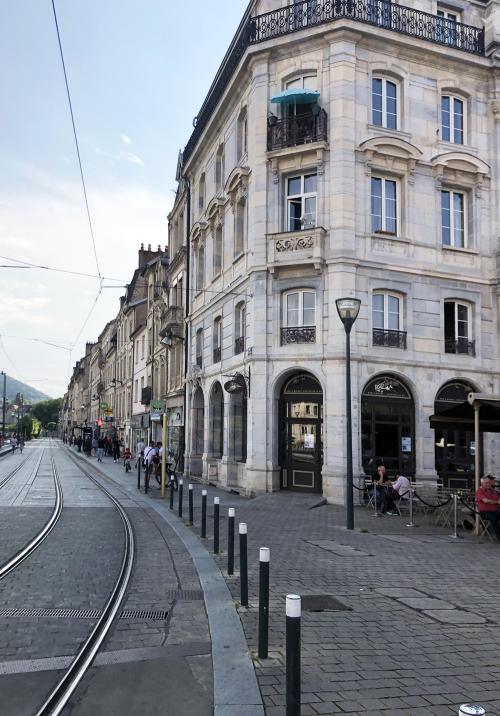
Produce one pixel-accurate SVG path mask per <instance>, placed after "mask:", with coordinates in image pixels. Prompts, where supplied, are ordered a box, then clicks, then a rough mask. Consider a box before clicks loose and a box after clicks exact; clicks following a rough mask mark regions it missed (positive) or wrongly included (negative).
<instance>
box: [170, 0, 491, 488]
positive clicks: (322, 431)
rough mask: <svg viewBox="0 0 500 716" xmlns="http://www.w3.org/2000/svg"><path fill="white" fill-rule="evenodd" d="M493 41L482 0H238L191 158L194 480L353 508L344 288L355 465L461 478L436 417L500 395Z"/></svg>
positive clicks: (462, 464)
mask: <svg viewBox="0 0 500 716" xmlns="http://www.w3.org/2000/svg"><path fill="white" fill-rule="evenodd" d="M499 46H500V3H498V2H496V1H493V0H490V2H478V1H476V2H465V1H461V0H450V1H449V2H446V3H443V4H442V5H441V4H440V3H436V2H435V1H432V0H420V1H419V2H416V1H415V2H412V3H411V4H410V5H409V6H407V7H405V6H403V5H399V4H396V3H390V2H386V1H385V0H383V1H382V0H373V1H372V2H360V3H352V2H350V1H346V0H342V1H340V2H327V1H326V0H323V1H321V0H318V1H316V0H314V1H304V2H299V3H295V4H293V5H290V4H287V3H286V2H283V1H282V2H280V1H278V0H267V2H265V1H264V0H262V1H260V2H259V1H257V2H253V3H250V6H249V7H248V9H247V12H246V14H245V16H244V18H243V19H242V22H241V24H240V27H239V29H238V31H237V34H236V36H235V38H234V40H233V42H232V44H231V47H230V48H229V50H228V53H227V54H226V57H225V59H224V62H223V64H222V66H221V68H220V69H219V72H218V74H217V76H216V78H215V80H214V83H213V84H212V87H211V90H210V92H209V95H208V96H207V98H206V100H205V103H204V105H203V106H202V108H201V111H200V114H199V116H198V118H197V123H196V126H195V129H194V132H193V134H192V136H191V138H190V140H189V142H188V144H187V146H186V148H185V150H184V152H183V157H182V173H183V176H184V178H185V179H186V181H187V182H188V185H189V192H190V213H189V226H188V236H189V256H190V260H189V267H190V272H189V287H190V288H189V296H190V308H189V317H188V328H189V330H188V334H189V342H188V346H187V350H188V361H187V362H188V372H187V415H186V418H187V439H186V447H187V467H188V469H189V470H190V472H191V473H192V474H198V475H203V477H204V478H205V479H208V480H210V481H217V482H218V483H219V484H221V485H225V486H228V487H233V488H235V489H238V490H240V491H242V492H244V493H246V494H253V493H259V492H263V491H270V490H277V489H280V488H287V489H298V490H310V491H316V492H319V493H323V494H324V496H325V497H326V498H327V499H328V500H330V501H333V502H342V501H343V500H344V485H345V464H346V454H345V452H346V450H345V444H346V438H345V429H346V424H345V423H346V420H345V335H344V329H343V326H342V324H341V322H340V319H339V317H338V315H337V311H336V307H335V300H336V299H337V298H340V297H344V296H355V297H357V298H359V299H361V301H362V305H361V310H360V314H359V317H358V320H357V321H356V323H355V326H354V328H353V332H352V336H351V353H352V396H353V455H354V474H355V475H356V474H358V475H362V474H363V473H364V472H367V473H370V472H371V471H372V469H373V468H374V465H375V462H376V460H377V459H379V458H383V459H384V460H385V463H386V465H387V467H388V469H389V471H390V472H391V471H392V472H394V471H396V470H401V471H403V472H404V473H405V474H407V475H413V476H415V477H417V478H418V479H428V480H433V481H435V480H441V481H442V482H443V483H444V484H448V485H455V486H460V485H464V486H465V485H466V484H470V483H471V481H472V480H473V476H474V473H473V470H474V466H473V463H474V451H475V445H474V442H473V440H474V438H473V436H472V435H471V434H470V433H469V432H468V431H467V430H464V429H463V428H461V426H460V425H454V424H439V429H438V428H434V427H431V424H430V422H429V417H430V416H431V415H433V414H436V413H437V414H439V413H440V412H441V411H442V410H444V409H446V408H447V407H449V406H450V405H453V404H454V403H457V402H462V401H463V400H464V399H465V398H466V395H467V393H468V392H469V391H470V390H474V391H480V392H487V393H488V392H495V393H498V392H500V388H499V379H498V378H499V376H498V349H497V345H498V338H497V334H498V298H497V293H498V289H497V286H498V268H497V256H498V255H499V254H498V252H499V248H500V247H499V236H498V234H499V225H500V221H499V220H500V215H499V212H500V197H499V188H500V184H499V180H500V177H499V172H500V164H499V148H500V126H499V122H500V72H499V70H500V55H498V54H497V52H498V50H497V48H498V47H499ZM483 441H484V442H483V447H484V462H485V464H484V469H488V470H495V469H496V463H497V460H498V458H497V452H498V445H497V438H495V437H494V436H489V435H486V434H485V435H484V436H483Z"/></svg>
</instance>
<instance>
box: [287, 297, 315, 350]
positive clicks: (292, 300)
mask: <svg viewBox="0 0 500 716" xmlns="http://www.w3.org/2000/svg"><path fill="white" fill-rule="evenodd" d="M315 342H316V292H315V291H307V290H305V291H289V292H288V293H285V294H284V296H283V326H282V328H281V345H282V346H283V345H287V344H290V343H315Z"/></svg>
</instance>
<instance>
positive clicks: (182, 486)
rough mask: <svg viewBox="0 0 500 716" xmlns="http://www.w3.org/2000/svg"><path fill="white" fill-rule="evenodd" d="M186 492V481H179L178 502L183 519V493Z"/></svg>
mask: <svg viewBox="0 0 500 716" xmlns="http://www.w3.org/2000/svg"><path fill="white" fill-rule="evenodd" d="M183 492H184V480H179V502H178V510H177V511H178V514H179V517H182V493H183Z"/></svg>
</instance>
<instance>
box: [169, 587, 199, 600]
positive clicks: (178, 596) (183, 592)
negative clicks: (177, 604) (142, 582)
mask: <svg viewBox="0 0 500 716" xmlns="http://www.w3.org/2000/svg"><path fill="white" fill-rule="evenodd" d="M165 596H166V598H167V599H168V600H169V601H172V602H173V601H174V599H175V600H177V601H182V602H197V601H201V600H203V591H202V590H201V589H167V590H166V592H165Z"/></svg>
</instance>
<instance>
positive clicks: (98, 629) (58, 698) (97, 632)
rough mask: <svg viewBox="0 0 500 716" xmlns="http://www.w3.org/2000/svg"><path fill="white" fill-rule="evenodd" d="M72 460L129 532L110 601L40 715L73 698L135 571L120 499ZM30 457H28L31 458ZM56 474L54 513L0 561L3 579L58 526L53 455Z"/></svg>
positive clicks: (52, 714) (53, 713)
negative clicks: (22, 543)
mask: <svg viewBox="0 0 500 716" xmlns="http://www.w3.org/2000/svg"><path fill="white" fill-rule="evenodd" d="M43 452H44V451H42V455H41V456H40V458H39V460H38V463H37V466H36V469H35V472H36V473H37V472H38V470H39V468H40V464H41V461H42V458H43ZM69 457H70V459H71V460H72V462H73V463H74V464H75V465H76V466H77V467H78V469H79V470H80V471H81V472H82V473H83V474H84V475H85V476H86V477H87V478H88V479H89V480H90V481H91V482H93V483H94V485H96V486H97V487H98V488H99V490H101V491H102V492H103V493H104V494H105V495H106V496H107V497H108V498H109V500H111V502H112V503H113V504H114V506H115V507H116V509H117V511H118V513H119V515H120V517H121V519H122V523H123V528H124V534H125V548H124V553H123V559H122V562H121V565H120V570H119V574H118V577H117V579H116V581H115V584H114V587H113V589H112V591H111V594H110V595H109V597H108V599H107V601H106V604H105V605H104V607H103V609H102V612H101V615H100V617H99V618H98V620H97V622H96V624H95V625H94V627H93V629H92V631H91V633H90V635H89V636H88V638H87V639H86V641H85V642H84V643H83V645H82V646H81V648H80V650H79V651H78V653H77V654H76V655H75V657H74V659H73V661H72V662H71V664H70V666H69V667H68V668H67V669H66V671H65V672H64V674H63V676H62V677H61V678H60V680H59V681H58V683H57V684H56V686H55V687H54V688H53V689H52V691H51V692H50V693H49V694H48V696H47V697H46V699H45V701H44V703H43V704H42V706H41V707H40V708H39V709H38V711H37V712H36V716H57V714H60V713H61V712H62V711H63V709H64V707H65V706H66V704H67V703H68V701H69V700H70V698H71V696H72V695H73V693H74V692H75V691H76V689H77V688H78V685H79V684H80V682H81V681H82V679H83V678H84V676H85V674H86V672H87V670H88V669H89V667H90V666H91V664H92V662H93V660H94V658H95V656H96V655H97V653H98V651H99V649H100V647H101V645H102V643H103V642H104V640H105V638H106V636H107V634H108V632H109V630H110V628H111V626H112V624H113V622H114V620H115V618H116V617H117V615H118V613H119V610H120V607H121V604H122V601H123V597H124V595H125V592H126V590H127V586H128V583H129V581H130V577H131V574H132V567H133V563H134V554H135V546H134V535H133V530H132V524H131V522H130V520H129V518H128V516H127V514H126V512H125V510H124V509H123V507H122V506H121V505H120V503H119V502H118V500H117V499H116V498H115V497H113V495H112V494H111V493H110V492H109V491H108V490H107V489H106V488H105V487H103V486H102V485H101V484H100V483H99V482H98V480H96V479H95V478H94V477H92V475H91V474H90V473H89V472H87V471H86V470H85V469H84V468H83V467H82V466H81V465H80V464H79V463H78V462H76V460H75V459H74V458H73V457H72V456H71V455H69ZM27 459H28V458H27ZM25 462H26V460H25V461H23V462H22V463H21V464H20V465H18V466H17V468H16V469H15V470H13V471H12V472H11V473H10V474H9V475H7V477H6V478H4V479H3V480H2V481H1V482H0V489H1V488H2V487H3V486H4V485H5V484H7V482H8V481H9V480H11V479H12V478H13V477H14V475H15V474H16V473H17V472H18V471H19V470H20V469H21V467H22V466H23V465H24V464H25ZM50 462H51V468H52V475H53V478H54V486H55V492H56V497H55V501H54V508H53V511H52V514H51V516H50V518H49V519H48V521H47V522H46V523H45V525H44V526H43V527H42V529H41V530H40V531H39V532H38V533H37V534H36V535H35V536H34V537H33V538H32V539H31V540H30V541H29V542H28V543H27V544H26V545H25V546H24V547H23V548H22V549H21V550H19V551H18V552H17V553H16V554H15V555H14V556H13V557H11V558H10V559H8V560H7V561H6V562H4V563H3V564H2V565H0V579H3V578H5V577H6V576H7V575H8V574H10V573H11V572H13V571H14V570H15V569H16V568H17V567H18V566H19V565H20V564H22V562H24V560H25V559H27V558H28V557H29V556H30V555H32V554H33V552H35V550H37V549H38V547H39V546H40V545H41V544H42V542H43V541H44V540H45V539H46V538H47V537H48V535H49V534H50V532H51V531H52V530H53V529H54V527H55V526H56V524H57V522H58V520H59V518H60V516H61V514H62V511H63V490H62V486H61V482H60V479H59V475H58V472H57V467H56V464H55V461H54V457H53V456H52V455H51V456H50Z"/></svg>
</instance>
